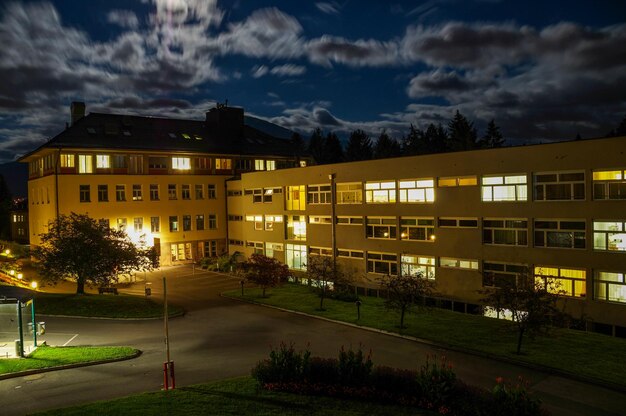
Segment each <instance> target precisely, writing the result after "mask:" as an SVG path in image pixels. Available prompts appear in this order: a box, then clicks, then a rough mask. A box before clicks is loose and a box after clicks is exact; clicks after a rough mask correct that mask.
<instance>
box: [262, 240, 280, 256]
mask: <svg viewBox="0 0 626 416" xmlns="http://www.w3.org/2000/svg"><path fill="white" fill-rule="evenodd" d="M276 251H284V249H283V244H282V243H265V255H266V256H267V257H274V252H276Z"/></svg>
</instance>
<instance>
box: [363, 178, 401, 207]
mask: <svg viewBox="0 0 626 416" xmlns="http://www.w3.org/2000/svg"><path fill="white" fill-rule="evenodd" d="M365 202H366V203H368V204H376V203H393V202H396V182H395V181H386V182H366V183H365Z"/></svg>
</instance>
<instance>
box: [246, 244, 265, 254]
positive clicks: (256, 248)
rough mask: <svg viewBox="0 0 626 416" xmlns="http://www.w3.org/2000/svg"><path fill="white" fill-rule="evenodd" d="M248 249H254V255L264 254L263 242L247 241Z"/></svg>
mask: <svg viewBox="0 0 626 416" xmlns="http://www.w3.org/2000/svg"><path fill="white" fill-rule="evenodd" d="M246 247H250V248H252V252H253V253H254V254H263V242H262V241H246Z"/></svg>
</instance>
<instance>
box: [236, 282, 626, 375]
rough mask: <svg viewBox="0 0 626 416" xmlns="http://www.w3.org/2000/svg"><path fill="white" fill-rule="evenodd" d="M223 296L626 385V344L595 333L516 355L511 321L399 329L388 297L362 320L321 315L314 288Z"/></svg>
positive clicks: (345, 311)
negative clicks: (388, 304) (387, 306)
mask: <svg viewBox="0 0 626 416" xmlns="http://www.w3.org/2000/svg"><path fill="white" fill-rule="evenodd" d="M225 295H227V296H231V297H235V298H241V299H243V300H247V301H252V302H258V303H262V304H267V305H272V306H278V307H281V308H285V309H289V310H293V311H299V312H304V313H307V314H309V315H315V316H322V317H325V318H329V319H334V320H337V321H342V322H349V323H351V324H356V325H360V326H365V327H370V328H377V329H382V330H385V331H389V332H395V333H401V334H403V335H408V336H413V337H417V338H422V339H426V340H430V341H433V342H435V343H438V344H443V345H448V346H451V347H455V348H460V349H464V350H474V351H478V352H481V353H485V354H488V355H493V356H498V357H503V358H507V359H511V360H517V361H520V362H525V363H530V364H534V365H540V366H544V367H550V368H555V369H558V370H561V371H565V372H568V373H572V374H575V375H578V376H581V377H591V378H595V379H598V380H602V381H606V382H609V383H614V384H617V385H620V386H623V387H626V378H625V377H624V374H626V360H625V359H624V357H625V355H624V351H626V340H624V339H621V338H615V337H609V336H606V335H601V334H596V333H592V332H584V331H576V330H566V329H557V330H555V331H554V332H553V333H552V334H550V335H549V336H541V337H536V338H535V339H534V340H530V339H528V338H527V337H525V338H524V344H523V346H522V352H523V354H522V355H518V354H516V353H515V347H516V341H517V332H516V330H515V328H514V327H512V326H511V323H510V322H507V321H503V320H498V319H492V318H485V317H482V316H476V315H466V314H462V313H458V312H452V311H449V310H444V309H437V308H432V309H429V310H426V311H421V312H414V313H409V314H408V315H407V316H406V317H405V325H406V326H407V328H405V329H403V330H400V329H399V328H398V325H399V323H400V315H399V312H398V311H395V310H389V309H387V308H386V307H385V305H384V303H385V302H384V299H381V298H375V297H367V296H362V297H361V302H362V305H361V319H360V320H357V310H356V306H355V304H354V303H353V302H341V301H336V300H332V299H325V300H324V308H325V310H324V311H320V310H319V309H318V308H319V297H318V296H317V294H316V293H314V292H312V291H311V289H310V288H308V287H306V286H301V285H295V284H288V285H284V286H282V287H279V288H276V289H271V290H269V291H268V297H266V298H262V297H261V291H260V290H259V289H252V288H250V289H246V290H245V293H244V296H243V297H242V296H241V292H240V291H238V290H233V291H229V292H225Z"/></svg>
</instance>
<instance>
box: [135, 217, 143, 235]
mask: <svg viewBox="0 0 626 416" xmlns="http://www.w3.org/2000/svg"><path fill="white" fill-rule="evenodd" d="M133 226H134V229H135V232H136V233H140V232H142V231H143V217H137V218H134V219H133Z"/></svg>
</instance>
